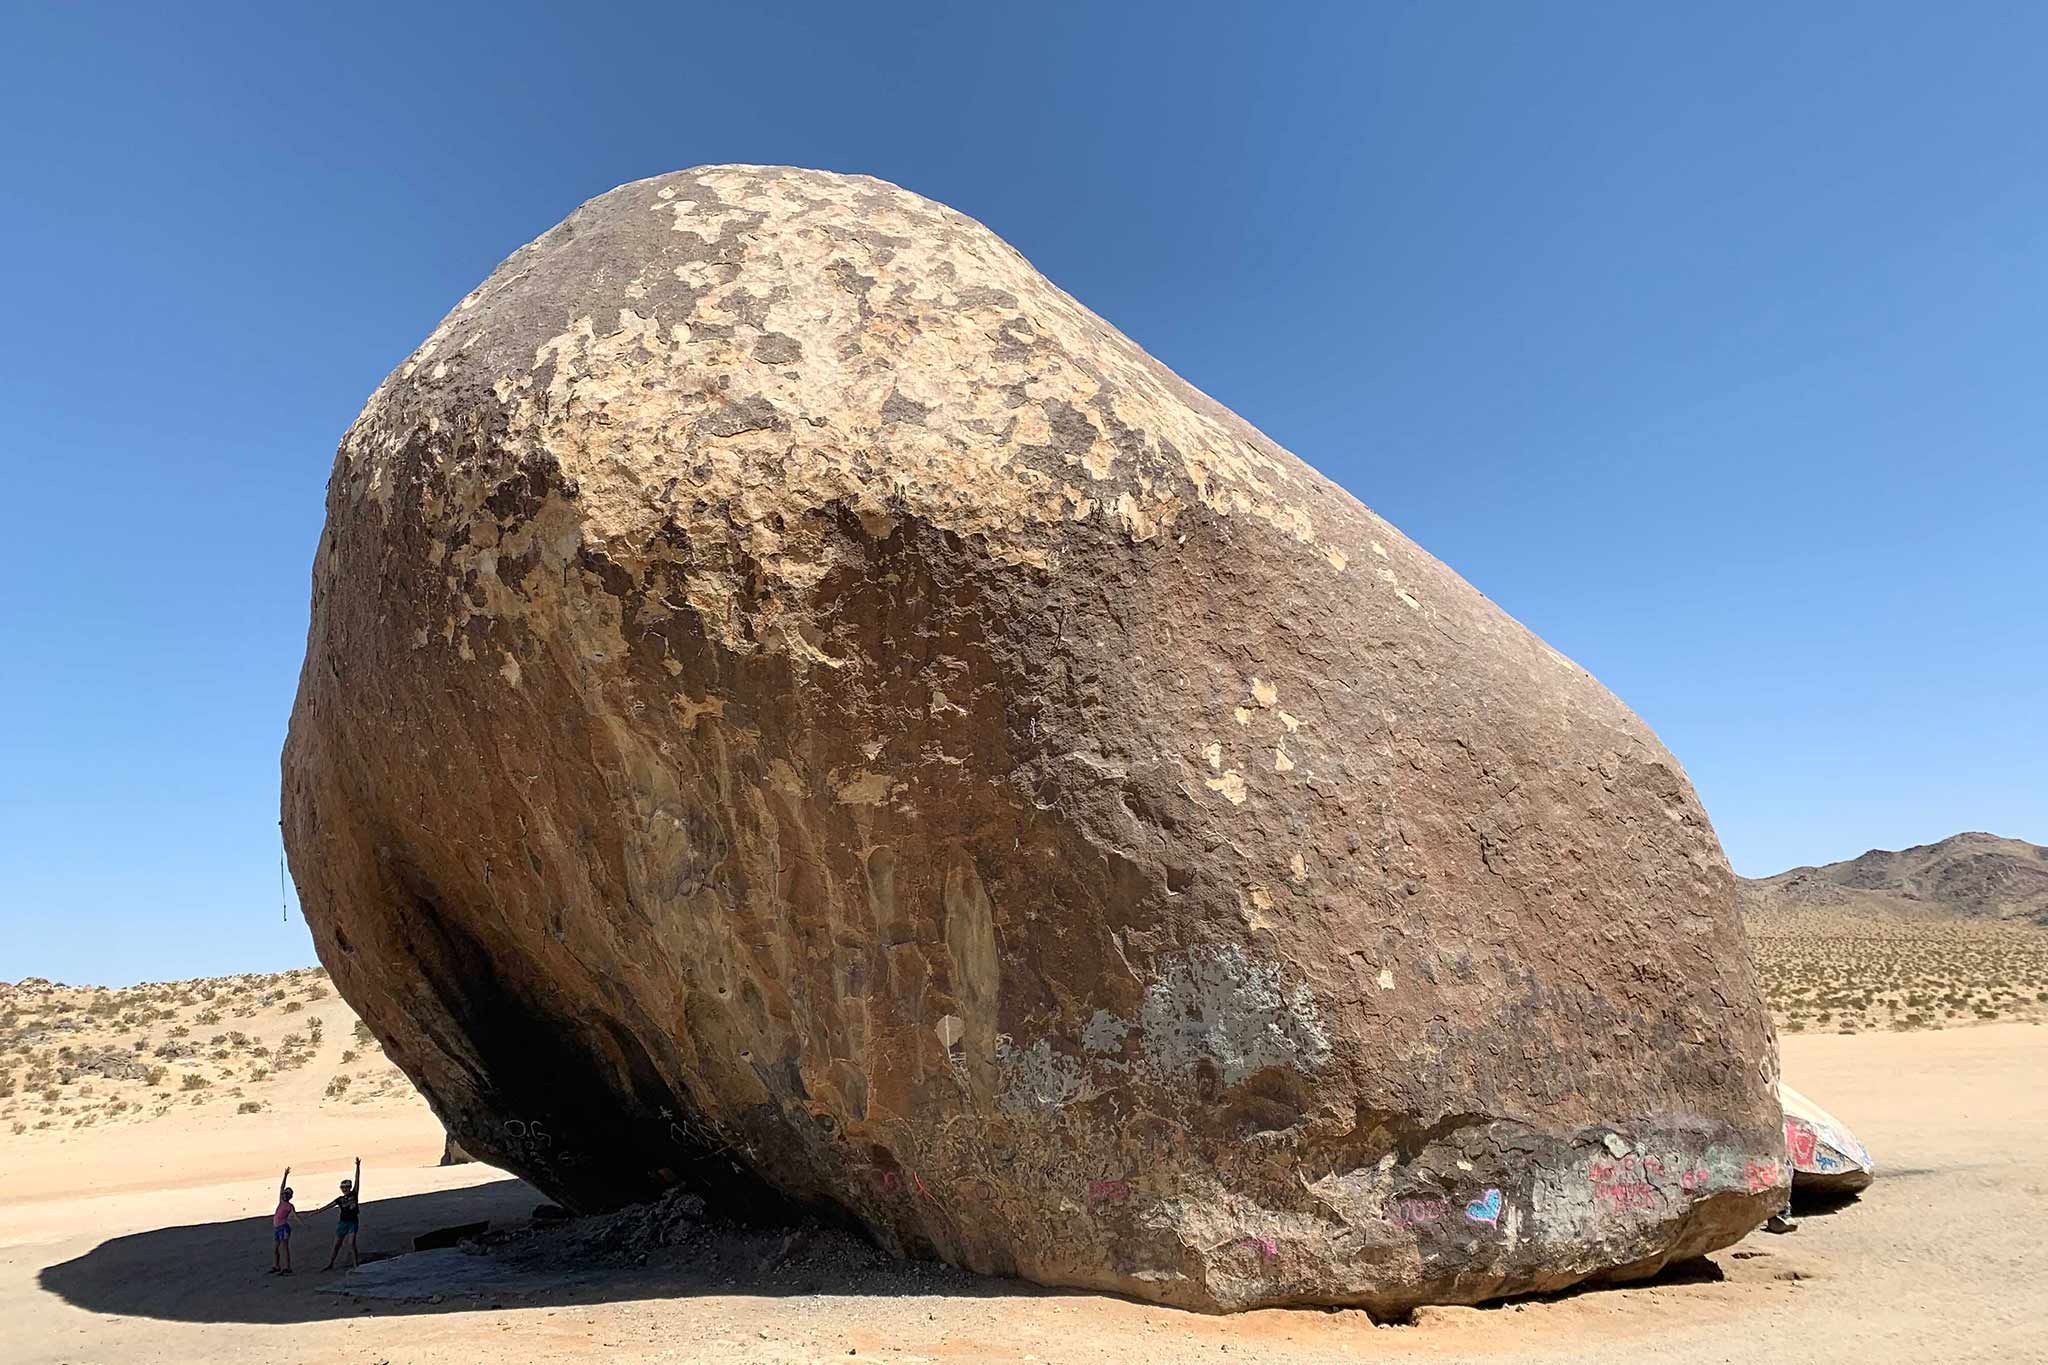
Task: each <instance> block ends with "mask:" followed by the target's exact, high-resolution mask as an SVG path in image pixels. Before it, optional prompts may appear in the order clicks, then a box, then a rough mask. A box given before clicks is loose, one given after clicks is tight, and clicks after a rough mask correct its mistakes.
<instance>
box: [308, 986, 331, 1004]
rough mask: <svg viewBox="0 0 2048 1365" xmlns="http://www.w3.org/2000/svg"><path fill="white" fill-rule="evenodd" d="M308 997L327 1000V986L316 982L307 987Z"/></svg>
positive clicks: (309, 998)
mask: <svg viewBox="0 0 2048 1365" xmlns="http://www.w3.org/2000/svg"><path fill="white" fill-rule="evenodd" d="M306 998H307V999H308V1000H325V999H326V998H327V988H326V987H325V986H322V985H320V984H319V983H318V982H315V983H314V984H313V985H310V986H308V987H306Z"/></svg>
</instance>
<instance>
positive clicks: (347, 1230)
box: [334, 1223, 356, 1242]
mask: <svg viewBox="0 0 2048 1365" xmlns="http://www.w3.org/2000/svg"><path fill="white" fill-rule="evenodd" d="M355 1235H356V1225H355V1224H354V1223H336V1224H335V1225H334V1240H335V1241H337V1242H339V1241H341V1240H342V1239H343V1238H345V1237H353V1236H355Z"/></svg>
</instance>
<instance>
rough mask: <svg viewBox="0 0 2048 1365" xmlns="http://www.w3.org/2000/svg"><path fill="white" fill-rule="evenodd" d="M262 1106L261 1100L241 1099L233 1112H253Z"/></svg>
mask: <svg viewBox="0 0 2048 1365" xmlns="http://www.w3.org/2000/svg"><path fill="white" fill-rule="evenodd" d="M262 1107H263V1101H261V1100H243V1101H242V1102H241V1103H240V1104H238V1105H236V1106H235V1112H236V1113H237V1114H253V1113H255V1112H256V1111H257V1110H259V1109H261V1108H262Z"/></svg>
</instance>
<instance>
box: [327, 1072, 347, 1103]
mask: <svg viewBox="0 0 2048 1365" xmlns="http://www.w3.org/2000/svg"><path fill="white" fill-rule="evenodd" d="M347 1089H348V1077H347V1076H336V1077H335V1078H334V1079H333V1080H331V1081H329V1082H328V1083H327V1096H328V1098H329V1099H332V1098H334V1097H335V1096H336V1095H339V1094H341V1093H342V1091H344V1090H347Z"/></svg>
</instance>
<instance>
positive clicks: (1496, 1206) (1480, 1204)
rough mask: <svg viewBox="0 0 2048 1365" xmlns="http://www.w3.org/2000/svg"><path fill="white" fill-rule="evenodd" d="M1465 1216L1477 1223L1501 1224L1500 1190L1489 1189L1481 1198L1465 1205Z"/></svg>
mask: <svg viewBox="0 0 2048 1365" xmlns="http://www.w3.org/2000/svg"><path fill="white" fill-rule="evenodd" d="M1465 1216H1466V1217H1467V1218H1470V1219H1471V1220H1472V1221H1473V1222H1475V1223H1491V1224H1493V1225H1494V1226H1496V1227H1498V1226H1499V1225H1500V1191H1499V1190H1488V1191H1487V1192H1486V1193H1485V1195H1484V1196H1482V1197H1481V1198H1478V1199H1475V1200H1473V1201H1472V1202H1471V1203H1469V1204H1467V1205H1466V1206H1465Z"/></svg>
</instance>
